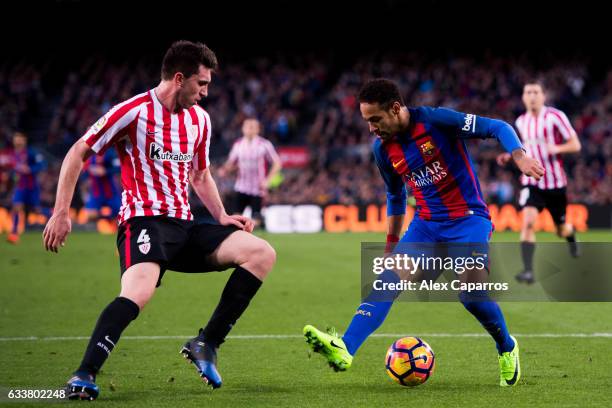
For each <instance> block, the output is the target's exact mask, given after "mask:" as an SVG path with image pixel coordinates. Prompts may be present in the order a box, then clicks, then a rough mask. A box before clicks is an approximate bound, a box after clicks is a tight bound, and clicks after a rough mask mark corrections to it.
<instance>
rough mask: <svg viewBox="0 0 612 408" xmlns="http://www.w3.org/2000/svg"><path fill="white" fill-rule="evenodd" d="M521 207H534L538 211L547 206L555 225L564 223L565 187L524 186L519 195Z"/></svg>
mask: <svg viewBox="0 0 612 408" xmlns="http://www.w3.org/2000/svg"><path fill="white" fill-rule="evenodd" d="M519 205H520V206H521V208H525V207H535V208H537V209H538V211H542V210H543V209H544V208H547V209H548V211H549V212H550V215H551V216H552V219H553V221H554V222H555V224H556V225H561V224H564V223H565V210H566V207H567V194H566V191H565V188H554V189H550V190H542V189H541V188H538V187H535V186H526V187H523V189H522V190H521V195H520V197H519Z"/></svg>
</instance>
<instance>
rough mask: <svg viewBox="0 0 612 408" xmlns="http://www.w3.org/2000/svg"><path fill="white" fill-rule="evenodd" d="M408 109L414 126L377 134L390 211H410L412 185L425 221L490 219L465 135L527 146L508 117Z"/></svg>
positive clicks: (377, 153)
mask: <svg viewBox="0 0 612 408" xmlns="http://www.w3.org/2000/svg"><path fill="white" fill-rule="evenodd" d="M408 110H409V112H410V122H409V126H408V129H407V130H406V131H404V132H403V133H400V134H396V135H393V136H392V137H391V138H390V139H388V140H386V141H383V140H382V139H381V138H378V137H377V138H376V140H375V141H374V145H373V150H374V158H375V159H376V164H377V165H378V168H379V170H380V173H381V175H382V177H383V179H384V181H385V186H386V190H387V214H388V215H401V214H404V213H405V211H406V188H405V186H406V185H408V186H409V187H410V189H411V192H412V194H413V195H414V197H415V199H416V216H418V217H419V218H421V219H424V220H433V221H443V220H449V219H455V218H460V217H465V216H467V215H478V216H482V217H486V218H490V216H489V211H488V209H487V205H486V203H485V200H484V197H483V195H482V191H481V189H480V183H479V182H478V178H477V177H476V172H475V171H474V165H473V163H472V160H471V158H470V155H469V153H468V150H467V148H466V146H465V142H464V139H468V138H491V137H495V138H497V139H498V140H499V141H500V142H501V143H502V145H503V146H504V148H505V149H506V151H509V152H511V151H513V150H515V149H518V148H522V146H521V143H520V140H519V138H518V136H517V135H516V132H514V130H513V129H512V127H511V126H510V125H508V124H507V123H505V122H503V121H500V120H496V119H490V118H485V117H482V116H476V115H473V114H465V113H461V112H456V111H453V110H451V109H446V108H430V107H419V108H414V109H413V108H409V109H408Z"/></svg>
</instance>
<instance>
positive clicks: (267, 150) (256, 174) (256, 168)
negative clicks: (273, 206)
mask: <svg viewBox="0 0 612 408" xmlns="http://www.w3.org/2000/svg"><path fill="white" fill-rule="evenodd" d="M228 160H229V162H230V163H232V164H234V163H237V164H238V178H237V179H236V184H235V185H234V189H235V190H236V191H238V192H240V193H243V194H249V195H254V196H262V195H263V194H264V191H263V189H262V187H261V184H262V183H263V182H264V180H265V179H266V163H272V162H274V161H276V160H280V158H279V157H278V154H277V153H276V150H274V146H273V145H272V143H271V142H270V141H269V140H267V139H264V138H263V137H261V136H255V137H254V138H253V139H252V140H249V139H247V138H246V137H241V138H240V139H238V140H237V141H236V142H235V143H234V145H233V146H232V150H231V151H230V154H229V159H228Z"/></svg>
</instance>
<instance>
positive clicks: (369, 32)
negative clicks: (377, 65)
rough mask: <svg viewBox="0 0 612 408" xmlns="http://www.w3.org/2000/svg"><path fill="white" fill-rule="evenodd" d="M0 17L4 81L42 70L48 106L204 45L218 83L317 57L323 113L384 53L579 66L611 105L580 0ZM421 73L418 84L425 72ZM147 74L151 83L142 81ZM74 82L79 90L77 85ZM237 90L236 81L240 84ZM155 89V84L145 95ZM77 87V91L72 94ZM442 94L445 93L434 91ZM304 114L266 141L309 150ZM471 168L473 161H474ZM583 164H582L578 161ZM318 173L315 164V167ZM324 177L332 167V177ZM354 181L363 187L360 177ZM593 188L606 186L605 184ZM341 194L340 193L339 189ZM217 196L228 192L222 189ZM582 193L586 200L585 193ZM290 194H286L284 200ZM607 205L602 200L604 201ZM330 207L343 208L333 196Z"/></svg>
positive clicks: (268, 5) (599, 34) (28, 5)
mask: <svg viewBox="0 0 612 408" xmlns="http://www.w3.org/2000/svg"><path fill="white" fill-rule="evenodd" d="M2 14H3V23H2V24H0V46H1V49H2V55H3V56H2V60H1V62H0V68H1V69H4V70H5V71H7V72H8V71H9V70H11V68H12V67H16V66H19V64H23V65H24V66H25V67H32V66H33V67H36V68H37V69H39V70H42V72H43V80H42V81H41V82H42V84H41V87H42V89H43V91H44V93H45V94H46V95H47V96H49V95H60V94H61V93H62V90H63V89H64V87H65V85H66V80H67V75H68V73H70V72H79V71H80V70H82V69H83V68H82V66H83V64H84V61H86V60H92V59H93V60H94V61H104V62H106V63H108V64H111V65H112V64H116V65H122V64H123V65H127V66H128V67H129V66H131V65H130V64H134V66H143V65H144V66H145V67H146V69H147V70H148V71H150V73H151V74H155V73H156V72H158V70H159V65H160V62H161V58H162V56H163V53H164V52H165V50H166V49H167V47H168V46H169V45H170V44H171V42H173V41H175V40H177V39H190V40H197V41H203V42H205V43H206V44H207V45H209V46H210V47H211V48H212V49H213V50H215V52H216V53H217V55H218V57H219V59H220V62H221V69H220V72H219V74H220V75H221V77H222V76H223V75H224V72H226V71H224V68H226V67H233V66H236V65H239V66H242V67H245V69H246V70H248V69H249V68H250V67H255V66H256V64H257V60H258V59H261V58H264V59H266V60H267V61H268V62H269V63H270V64H271V65H270V66H275V65H279V64H285V65H286V66H288V67H290V69H295V70H299V68H300V67H299V65H300V64H301V63H302V62H303V61H306V62H308V60H309V59H315V60H316V61H317V62H318V63H321V64H323V66H324V70H325V75H324V80H323V84H322V87H323V88H324V89H325V92H327V93H326V94H324V95H322V99H325V98H327V101H326V102H325V103H327V104H328V105H329V103H331V104H332V105H333V104H334V103H335V101H333V98H332V97H331V95H330V94H331V93H332V90H333V89H335V87H336V86H337V84H338V83H339V81H341V80H342V79H343V78H344V77H345V76H346V74H347V72H348V73H350V72H351V71H355V70H356V67H357V66H358V65H359V63H360V61H361V62H363V61H376V62H378V61H381V60H384V59H385V58H386V55H389V54H391V55H396V56H397V55H403V59H401V58H400V59H399V60H398V61H396V62H395V63H396V64H397V65H398V66H400V67H401V66H402V63H405V62H407V63H408V64H409V63H410V62H411V61H410V58H411V56H416V57H417V58H418V59H419V60H425V61H426V63H424V62H423V61H420V62H418V63H417V62H415V66H416V67H417V69H418V67H419V66H420V65H419V64H424V65H425V66H427V64H430V63H431V64H434V65H435V64H437V66H442V67H443V66H445V65H450V64H451V62H453V61H456V60H458V59H461V58H464V59H468V60H469V61H472V63H473V64H476V66H479V67H480V68H482V67H483V65H485V64H486V63H487V62H488V61H490V60H492V59H501V60H502V61H505V62H504V63H503V64H506V63H507V64H508V65H509V64H511V63H512V62H516V61H526V62H528V64H529V65H530V66H531V67H532V68H533V70H534V71H535V72H538V71H543V70H546V69H549V68H550V67H551V66H555V65H556V64H557V63H560V64H563V65H565V66H571V65H572V64H574V65H580V66H584V67H587V68H588V81H587V85H586V87H585V89H586V92H587V93H589V95H591V94H593V95H595V94H597V96H595V98H600V99H601V100H605V99H606V95H609V93H608V94H606V91H602V92H599V90H598V88H599V87H601V85H602V84H603V83H605V81H606V75H609V71H610V67H611V65H610V52H609V46H608V45H607V44H606V39H607V38H608V37H609V35H608V34H607V24H608V22H607V21H605V19H606V16H607V15H608V14H607V12H606V11H605V10H604V7H603V6H601V5H598V4H596V3H595V2H590V1H587V2H584V1H583V2H580V5H577V4H570V5H563V4H560V3H556V2H535V1H525V0H519V1H512V2H499V3H495V4H493V3H492V2H483V1H477V2H451V1H441V0H435V1H422V2H415V1H392V0H386V1H378V2H364V1H350V2H349V1H321V0H313V1H307V2H305V1H302V2H291V1H278V0H275V1H266V2H248V3H241V2H230V1H214V2H211V1H201V2H180V3H165V4H160V3H152V2H128V1H123V2H119V1H105V2H93V1H92V2H89V1H55V2H46V3H42V2H41V3H36V2H20V3H18V4H12V5H11V6H10V7H8V6H4V10H3V13H2ZM468 69H470V68H468ZM230 72H231V71H230ZM424 74H425V75H428V73H427V72H425V73H424ZM155 75H156V74H155ZM155 75H151V78H154V76H155ZM128 77H129V73H128ZM221 77H220V78H221ZM447 79H448V78H447ZM80 80H85V81H86V80H87V78H85V79H80ZM241 80H242V79H241V78H238V82H240V81H241ZM450 80H452V78H450ZM155 84H156V82H155V79H154V80H153V82H151V83H148V84H147V86H149V87H152V86H154V85H155ZM218 84H219V85H220V82H217V84H215V83H213V88H214V87H215V85H217V86H219V85H218ZM80 85H81V84H80V83H78V82H77V84H76V89H77V90H78V89H79V86H80ZM82 85H83V86H86V85H89V84H86V83H83V84H82ZM514 85H515V86H516V84H514ZM347 89H351V88H350V87H349V88H347ZM351 90H352V89H351ZM138 91H139V92H140V91H142V90H140V89H139V90H138ZM225 91H226V90H225V89H222V90H219V92H225ZM410 91H411V90H410ZM440 92H441V95H443V94H444V91H440ZM512 92H513V95H514V97H515V99H516V97H517V96H518V95H517V93H516V92H517V90H516V89H512ZM518 92H520V90H519V91H518ZM599 94H601V95H599ZM455 96H458V95H455ZM474 98H477V97H476V96H475V97H474ZM116 102H119V101H114V103H116ZM564 102H565V105H562V106H560V107H561V108H562V109H570V113H574V114H577V113H579V112H580V110H581V109H582V106H578V105H579V104H580V103H582V101H578V100H576V101H575V102H576V104H578V105H576V104H574V105H573V103H574V101H572V99H571V98H566V100H565V101H564ZM208 104H211V105H214V104H215V100H214V99H211V100H210V101H208ZM205 105H206V104H205ZM459 106H460V107H464V108H469V107H470V106H467V107H466V106H461V105H459ZM310 108H311V109H310V110H311V112H309V113H307V114H302V118H301V125H302V128H301V132H300V135H298V136H299V137H295V138H293V139H291V140H288V141H285V142H283V141H282V140H278V139H275V138H274V136H273V135H266V136H272V140H273V141H274V142H275V143H277V144H279V143H280V144H283V143H286V144H291V143H295V142H298V143H301V144H304V143H309V140H308V139H307V138H306V137H305V135H306V133H308V128H307V126H310V124H311V123H310V122H312V121H314V119H315V114H316V109H314V108H313V106H310ZM478 113H489V114H497V113H499V112H494V107H490V109H486V110H484V111H483V110H480V111H478ZM514 113H516V112H506V115H507V117H504V118H505V119H506V120H512V114H514ZM36 116H37V113H36V112H35V111H29V112H28V111H26V112H25V113H23V114H22V117H21V118H20V119H22V120H21V122H22V123H25V124H26V125H27V126H26V127H27V128H28V129H27V130H30V129H29V128H33V127H35V126H34V125H32V123H36V120H37V117H36ZM351 119H354V118H351ZM212 120H213V128H214V129H215V132H216V134H219V133H221V131H223V130H224V129H223V127H219V125H218V124H219V123H222V122H221V121H220V120H219V115H213V118H212ZM215 124H217V127H216V128H215ZM342 126H343V123H340V128H341V127H342ZM609 127H610V125H609V124H608V133H606V134H607V137H610V129H609ZM353 129H356V127H353ZM364 129H365V127H363V128H361V127H359V128H357V131H358V132H359V133H363V130H364ZM234 130H235V129H234ZM39 131H41V132H40V133H39V135H38V136H39V139H40V140H39V142H43V143H44V141H45V140H44V137H45V135H43V134H42V132H43V131H44V129H39ZM5 137H6V136H5ZM48 140H50V139H48ZM215 140H216V142H215V143H213V146H212V150H211V156H212V158H213V161H215V162H216V163H215V164H217V163H219V162H220V161H221V160H222V159H223V157H224V156H223V155H224V154H225V153H227V148H228V141H229V139H228V138H227V137H217V136H215ZM358 142H359V139H358ZM330 144H331V143H330ZM46 147H47V148H50V149H49V150H51V154H52V156H54V158H53V159H52V160H55V164H54V170H55V171H57V167H58V165H59V160H60V159H61V156H62V154H63V150H65V149H64V148H59V147H57V146H49V145H47V146H46ZM311 147H313V143H311ZM316 154H317V153H315V155H316ZM480 159H481V158H480V157H478V156H477V160H478V161H481V160H480ZM589 159H590V158H589V157H585V160H587V161H588V160H589ZM483 160H485V163H489V164H490V163H491V162H490V161H489V162H486V160H490V157H489V159H486V158H485V159H483ZM606 162H608V163H610V160H609V158H607V157H604V159H603V162H602V165H601V166H600V168H605V163H606ZM317 165H318V166H321V163H318V164H317ZM324 167H326V168H327V170H330V165H329V163H324ZM332 167H333V166H332ZM491 167H494V166H493V165H492V166H491ZM320 170H321V169H320V167H316V166H313V172H314V173H317V172H318V171H320ZM370 170H372V171H370ZM370 170H368V176H375V175H376V174H375V170H374V169H371V168H370ZM334 171H335V170H334V169H333V168H331V172H332V174H334V173H333V172H334ZM594 171H600V170H597V169H596V170H594ZM369 173H372V174H369ZM51 174H53V173H51ZM313 177H314V176H313ZM357 177H358V178H361V175H358V176H357ZM487 177H491V180H493V178H494V177H495V173H492V174H490V175H482V176H481V179H484V181H485V183H486V181H487ZM602 177H604V176H602ZM608 177H609V176H608ZM303 179H304V180H299V179H291V178H290V179H289V182H293V184H295V185H296V186H298V187H296V188H298V189H301V190H303V188H302V187H303V184H311V182H314V179H309V180H308V181H306V177H303ZM332 179H333V177H332ZM296 181H297V182H296ZM361 181H362V182H363V183H364V184H365V183H369V182H372V183H374V182H377V184H376V185H377V186H378V187H377V188H379V187H380V186H379V185H378V184H380V180H378V179H376V180H374V179H369V178H368V179H363V178H361ZM601 183H605V179H604V178H602V180H601ZM222 184H224V183H222ZM286 184H290V183H286ZM346 184H347V187H346V188H347V189H348V188H349V187H348V185H349V181H348V180H347V182H346ZM324 185H328V184H325V183H323V184H321V186H322V187H321V188H320V189H321V190H323V189H324V188H325V187H323V186H324ZM222 187H227V188H230V189H231V186H230V185H229V184H227V185H225V186H223V185H222ZM582 188H583V189H584V190H587V189H588V188H589V186H588V185H585V186H583V187H582ZM379 192H380V191H378V190H377V191H369V192H367V194H366V195H367V196H368V197H373V196H378V195H379V194H378V193H379ZM319 195H321V194H319ZM341 195H342V194H340V195H339V196H338V197H340V196H341ZM288 196H289V197H293V196H295V194H292V193H289V194H288ZM6 197H7V198H8V196H6ZM610 197H611V198H610V200H612V194H610ZM273 198H274V197H273ZM578 198H579V197H578ZM338 200H339V201H340V202H343V198H342V197H340V198H339V199H338ZM272 201H273V202H282V201H284V198H283V197H276V199H273V200H272ZM331 201H332V202H333V201H337V200H331ZM344 201H345V202H346V200H344ZM365 201H367V200H365ZM349 202H350V198H349Z"/></svg>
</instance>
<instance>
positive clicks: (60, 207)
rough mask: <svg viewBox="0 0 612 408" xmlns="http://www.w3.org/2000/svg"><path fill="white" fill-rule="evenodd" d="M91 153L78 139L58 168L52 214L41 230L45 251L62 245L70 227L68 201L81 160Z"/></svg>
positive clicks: (74, 185)
mask: <svg viewBox="0 0 612 408" xmlns="http://www.w3.org/2000/svg"><path fill="white" fill-rule="evenodd" d="M92 154H93V150H91V148H90V147H89V146H88V145H87V143H85V142H84V141H83V140H82V139H79V140H78V141H77V142H76V143H75V144H74V145H72V147H71V148H70V150H69V151H68V154H66V157H65V158H64V161H63V162H62V168H61V170H60V175H59V181H58V184H57V192H56V195H55V206H54V208H53V215H52V216H51V218H49V221H48V222H47V225H46V226H45V230H44V231H43V242H44V244H45V249H46V250H47V251H52V252H57V251H58V249H59V247H60V245H61V246H64V244H65V242H66V237H67V236H68V234H69V233H70V231H71V229H72V224H71V222H70V215H69V212H70V203H71V202H72V196H73V195H74V189H75V187H76V183H77V180H78V178H79V175H80V174H81V170H82V169H83V162H84V161H85V160H87V158H88V157H89V156H91V155H92Z"/></svg>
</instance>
